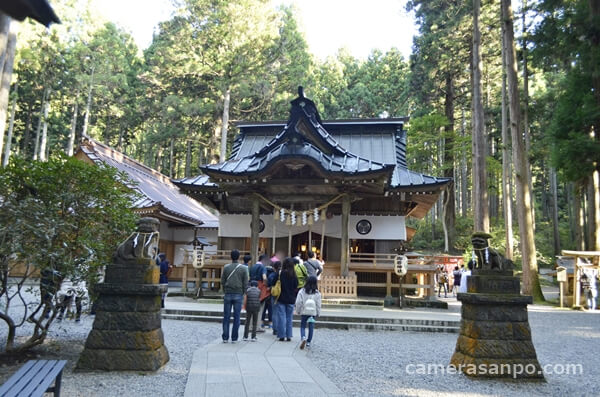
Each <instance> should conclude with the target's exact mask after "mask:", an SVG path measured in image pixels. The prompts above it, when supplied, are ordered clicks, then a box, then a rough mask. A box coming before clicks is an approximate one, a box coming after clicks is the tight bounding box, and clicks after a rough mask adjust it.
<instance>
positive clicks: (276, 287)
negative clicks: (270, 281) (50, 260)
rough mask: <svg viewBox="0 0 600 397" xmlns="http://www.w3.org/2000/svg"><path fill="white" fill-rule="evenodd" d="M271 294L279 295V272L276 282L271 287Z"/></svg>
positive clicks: (277, 296)
mask: <svg viewBox="0 0 600 397" xmlns="http://www.w3.org/2000/svg"><path fill="white" fill-rule="evenodd" d="M271 295H273V296H274V297H276V298H279V295H281V272H280V273H279V277H278V278H277V282H276V283H275V285H274V286H272V287H271Z"/></svg>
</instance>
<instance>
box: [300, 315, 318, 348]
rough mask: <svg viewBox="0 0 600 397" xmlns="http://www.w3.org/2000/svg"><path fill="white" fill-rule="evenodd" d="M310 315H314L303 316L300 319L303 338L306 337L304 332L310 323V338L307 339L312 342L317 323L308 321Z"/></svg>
mask: <svg viewBox="0 0 600 397" xmlns="http://www.w3.org/2000/svg"><path fill="white" fill-rule="evenodd" d="M310 317H314V316H302V318H301V320H300V337H301V338H302V339H304V334H305V331H306V324H307V323H308V339H307V340H306V341H307V342H308V343H310V342H311V341H312V337H313V331H314V330H315V323H314V322H312V321H311V322H310V323H309V322H308V319H309V318H310Z"/></svg>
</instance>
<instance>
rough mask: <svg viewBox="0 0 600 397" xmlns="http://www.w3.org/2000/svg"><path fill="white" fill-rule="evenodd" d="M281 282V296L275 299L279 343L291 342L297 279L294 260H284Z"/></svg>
mask: <svg viewBox="0 0 600 397" xmlns="http://www.w3.org/2000/svg"><path fill="white" fill-rule="evenodd" d="M279 279H280V280H281V294H280V295H279V298H278V299H277V304H276V306H278V309H277V314H276V315H279V318H278V320H277V336H278V337H279V341H280V342H282V341H284V340H286V341H288V342H289V341H291V340H292V318H293V315H294V304H295V303H296V289H297V288H298V278H297V277H296V271H295V270H294V258H289V257H288V258H285V259H284V260H283V265H282V267H281V273H280V275H279Z"/></svg>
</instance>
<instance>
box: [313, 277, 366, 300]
mask: <svg viewBox="0 0 600 397" xmlns="http://www.w3.org/2000/svg"><path fill="white" fill-rule="evenodd" d="M356 287H357V285H356V274H349V275H348V276H346V277H344V276H322V277H321V280H320V281H319V291H320V292H321V294H322V295H323V297H324V298H356V297H357V288H356Z"/></svg>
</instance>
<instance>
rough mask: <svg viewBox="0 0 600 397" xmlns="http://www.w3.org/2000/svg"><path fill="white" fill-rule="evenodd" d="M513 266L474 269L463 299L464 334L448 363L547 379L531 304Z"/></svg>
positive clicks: (468, 370) (479, 372)
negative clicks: (531, 319)
mask: <svg viewBox="0 0 600 397" xmlns="http://www.w3.org/2000/svg"><path fill="white" fill-rule="evenodd" d="M519 289H520V286H519V278H518V277H513V275H512V271H499V270H473V275H472V276H470V277H469V278H468V279H467V290H468V293H460V294H458V300H459V301H461V302H462V309H461V310H462V313H461V314H462V319H461V327H460V335H459V337H458V340H457V342H456V350H455V352H454V355H453V356H452V359H451V361H450V363H451V364H452V365H454V366H455V367H456V368H457V369H460V370H461V372H463V373H464V374H465V375H468V376H473V377H486V378H490V377H493V378H531V379H543V378H544V375H543V373H542V370H541V367H540V364H539V362H538V359H537V355H536V352H535V347H534V346H533V342H532V340H531V328H530V327H529V320H528V316H527V305H528V304H530V303H532V297H531V296H524V295H521V294H520V293H519Z"/></svg>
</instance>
